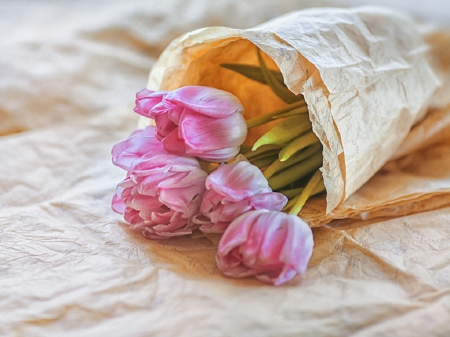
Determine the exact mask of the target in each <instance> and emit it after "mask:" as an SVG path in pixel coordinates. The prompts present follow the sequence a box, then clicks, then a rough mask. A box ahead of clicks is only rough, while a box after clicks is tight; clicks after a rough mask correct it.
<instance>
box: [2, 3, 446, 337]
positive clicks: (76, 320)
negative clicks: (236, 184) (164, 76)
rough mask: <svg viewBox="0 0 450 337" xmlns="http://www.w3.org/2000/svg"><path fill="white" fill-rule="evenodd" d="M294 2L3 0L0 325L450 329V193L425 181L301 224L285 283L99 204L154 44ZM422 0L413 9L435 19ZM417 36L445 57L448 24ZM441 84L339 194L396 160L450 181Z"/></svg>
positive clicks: (112, 179)
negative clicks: (227, 271) (150, 233)
mask: <svg viewBox="0 0 450 337" xmlns="http://www.w3.org/2000/svg"><path fill="white" fill-rule="evenodd" d="M305 3H306V4H307V5H309V6H313V5H317V4H318V2H315V3H309V2H305ZM305 3H303V2H295V1H291V0H284V1H283V0H281V1H277V2H276V3H275V2H272V1H245V2H244V1H237V0H224V1H220V2H217V3H214V4H212V3H207V2H206V1H201V0H198V1H196V0H193V1H182V0H168V1H165V2H164V3H162V2H157V1H150V2H149V3H146V4H145V3H141V2H138V1H129V2H126V3H125V2H118V1H116V2H111V1H97V2H95V3H94V2H90V1H86V0H85V1H77V2H70V1H60V2H49V1H36V2H31V1H14V2H6V1H5V2H0V12H1V13H3V15H2V17H1V19H0V28H1V29H0V37H1V38H0V46H1V50H2V53H0V121H1V122H0V135H1V137H0V163H1V166H0V179H1V180H0V313H1V315H0V335H1V336H299V335H302V336H423V335H425V334H426V335H428V336H447V335H448V334H450V323H449V322H450V226H449V224H450V207H448V200H445V199H442V198H441V196H440V195H439V193H436V195H435V196H434V197H433V198H434V199H433V200H429V202H431V203H433V205H437V207H431V208H428V209H430V210H428V211H424V212H417V211H420V209H416V210H414V209H412V210H409V211H405V212H404V213H402V214H405V215H403V216H399V214H401V213H399V209H400V210H401V205H402V203H401V201H398V203H396V204H394V205H393V207H392V208H391V209H390V210H384V211H383V212H381V211H379V210H376V209H373V210H372V209H368V210H367V213H365V215H364V217H363V218H361V217H359V218H358V217H355V218H352V219H350V220H347V221H344V220H342V221H341V222H338V223H335V224H333V223H330V224H329V225H328V226H325V227H320V228H316V229H314V238H315V250H314V253H313V256H312V259H311V262H310V267H309V270H308V272H307V274H306V276H305V277H304V278H303V279H295V280H293V281H292V282H290V284H288V285H286V286H282V287H272V286H267V285H264V284H261V283H260V282H258V281H255V280H253V279H245V280H234V279H229V278H226V277H224V276H222V275H221V273H220V272H219V271H218V270H217V268H216V266H215V262H214V255H215V246H214V245H213V244H212V243H211V240H210V239H208V238H205V237H203V236H202V235H199V234H196V235H194V236H193V237H189V238H176V239H172V240H168V241H162V242H153V241H148V240H145V239H143V238H141V237H140V236H138V235H135V234H133V233H131V232H130V231H129V230H128V229H127V226H126V224H124V223H123V221H122V219H121V217H120V216H119V215H117V214H114V213H113V212H112V211H111V210H110V200H111V196H112V194H113V192H114V189H115V185H116V184H117V183H118V182H119V181H120V180H121V179H122V178H123V175H124V173H123V172H122V171H121V170H120V169H118V168H116V167H114V166H112V165H111V163H110V154H109V152H110V148H111V147H112V145H113V144H114V143H116V142H118V141H120V140H122V139H124V138H125V137H126V136H127V135H128V134H129V133H130V132H131V131H132V130H133V129H134V128H135V126H136V123H137V121H138V117H137V116H136V115H135V114H133V113H132V107H133V100H134V94H135V92H136V91H138V90H139V89H141V88H142V87H143V86H144V85H145V83H146V81H147V75H148V70H149V69H150V67H151V66H152V65H153V63H154V62H155V60H156V59H157V57H158V56H159V54H160V53H161V52H162V51H163V49H164V48H165V47H166V46H167V44H168V43H169V42H170V41H172V40H173V39H174V38H176V37H177V36H179V35H181V34H183V33H185V32H187V31H191V30H193V29H196V28H200V27H204V26H228V27H237V28H247V27H252V26H255V25H256V24H259V23H261V22H264V21H266V20H268V19H271V18H273V17H275V16H278V15H281V14H283V13H286V12H288V11H290V10H295V9H299V8H301V7H302V5H304V4H305ZM323 3H324V4H326V5H330V4H332V3H331V2H323ZM430 3H433V1H431V2H426V4H428V5H429V4H430ZM345 4H352V5H353V4H355V2H351V1H349V2H346V3H345ZM426 4H425V2H424V6H425V8H427V10H424V11H423V12H421V11H420V10H417V8H415V7H411V10H412V11H413V12H414V11H415V13H418V14H423V15H424V16H425V17H426V18H428V19H430V20H431V19H432V18H433V16H432V15H431V14H432V13H431V12H430V10H429V6H427V5H426ZM442 4H443V2H442ZM258 6H259V7H258ZM257 7H258V9H257V10H255V8H257ZM252 8H253V9H252ZM407 9H408V8H405V10H407ZM436 13H437V14H436V17H437V18H438V19H441V18H442V15H443V14H442V13H445V10H443V9H441V8H438V9H437V10H436ZM447 13H448V11H447ZM441 22H442V20H441ZM430 36H431V37H430V39H431V40H432V41H434V42H435V45H434V47H435V48H437V49H438V50H439V53H440V55H444V56H443V57H442V58H441V59H439V60H437V61H436V62H438V63H439V62H440V63H439V65H440V66H441V67H442V69H443V71H444V70H446V69H447V70H448V68H449V66H448V63H446V62H447V60H448V59H449V58H448V55H449V53H448V49H446V46H448V45H449V44H448V43H447V42H448V39H447V35H445V34H444V35H440V34H437V35H430ZM445 55H447V57H445ZM444 82H445V81H444ZM444 89H445V88H444ZM447 93H448V91H447ZM446 97H447V95H446V94H445V90H444V91H443V93H441V96H440V100H439V101H438V100H436V102H437V103H439V104H436V105H437V106H436V107H435V108H433V110H431V111H430V112H429V114H428V115H427V118H434V119H436V120H439V123H434V122H432V120H429V121H430V122H429V123H427V124H422V126H421V127H420V128H417V129H415V130H414V129H413V132H416V133H417V134H419V135H421V136H422V137H423V139H424V140H425V141H424V142H421V143H420V144H416V143H414V142H413V141H410V142H408V140H407V141H406V142H405V143H404V144H403V145H402V146H403V147H401V148H400V152H399V154H398V156H397V159H396V160H395V161H392V162H390V163H388V164H387V165H386V166H385V167H384V168H383V169H382V171H380V173H379V174H377V175H376V176H375V177H374V178H372V179H371V180H370V181H369V182H368V184H366V185H364V187H363V188H361V189H360V190H358V191H357V192H356V194H355V195H354V196H353V197H351V198H349V199H348V202H350V201H352V203H354V204H358V203H363V202H364V196H365V193H369V194H370V195H371V198H373V197H374V196H373V193H374V191H377V190H379V191H382V190H383V188H387V186H389V179H394V181H396V182H397V181H398V179H401V178H403V177H404V176H405V175H406V176H408V177H410V178H412V179H409V180H408V184H406V185H405V186H404V188H405V189H411V191H413V192H412V193H411V196H417V195H419V194H420V193H421V192H420V188H421V187H422V188H429V187H430V186H436V187H437V188H441V186H443V184H444V185H445V184H447V185H448V184H449V183H448V179H449V178H448V173H447V172H449V171H450V170H449V169H448V168H450V163H449V160H448V158H447V157H448V153H449V138H448V131H449V127H448V124H445V122H443V121H446V120H448V119H449V118H448V116H447V115H448V110H449V108H448V106H446V104H445V99H446ZM447 123H448V122H447ZM436 128H438V130H436ZM401 151H403V152H401ZM433 163H434V164H436V163H439V164H438V165H435V166H432V165H433ZM444 164H445V165H447V166H445V165H444ZM398 172H403V173H404V174H400V176H390V173H398ZM415 178H417V179H415ZM412 182H416V183H417V186H415V185H411V184H410V183H412ZM430 184H431V185H430ZM433 184H435V185H433ZM366 186H368V187H366ZM398 194H399V195H400V194H401V195H404V191H398ZM381 197H382V193H380V198H381ZM347 205H348V207H349V209H351V207H353V204H350V203H349V204H347ZM375 208H376V207H375ZM388 211H389V212H388ZM377 212H379V213H377ZM335 221H336V220H335ZM362 225H363V226H362Z"/></svg>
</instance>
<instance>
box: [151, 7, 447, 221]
mask: <svg viewBox="0 0 450 337" xmlns="http://www.w3.org/2000/svg"><path fill="white" fill-rule="evenodd" d="M431 35H432V34H431V33H430V35H429V36H431ZM255 46H256V47H258V48H259V49H261V50H262V51H263V52H264V54H265V59H266V62H267V63H268V64H269V65H270V66H271V67H272V68H278V69H279V70H280V71H281V73H282V74H283V77H284V81H285V83H286V85H287V87H288V88H289V89H290V90H291V91H292V92H294V93H296V94H299V93H301V94H303V95H304V97H305V101H306V102H307V104H308V108H309V113H310V115H309V116H310V120H311V122H312V125H313V131H314V132H315V133H316V135H317V136H318V138H319V139H320V141H321V143H322V145H323V158H324V159H323V167H322V168H321V171H322V174H323V177H324V182H325V187H326V191H327V193H326V196H319V197H316V198H312V199H311V200H310V201H309V202H308V203H307V205H306V206H305V207H304V209H303V210H302V212H301V214H300V216H301V217H302V218H303V219H304V220H306V221H307V222H308V223H309V224H310V225H311V226H320V225H324V224H326V223H329V222H330V221H332V220H334V219H358V221H360V220H362V219H365V220H369V219H372V218H379V217H384V216H391V215H392V214H397V212H399V210H402V211H401V212H399V213H398V214H408V213H410V212H412V211H413V210H414V211H416V210H418V209H421V210H422V209H432V208H435V207H434V206H429V205H428V206H423V207H422V206H418V204H417V203H418V202H423V203H424V205H425V204H429V203H430V202H431V203H432V200H434V199H433V197H434V196H435V195H437V194H445V193H446V192H448V188H447V187H446V186H444V187H443V188H441V187H439V188H438V187H437V186H435V184H429V185H427V187H426V188H424V186H422V185H421V188H419V187H418V186H416V185H415V184H414V182H415V181H416V180H415V178H416V176H415V173H414V174H412V176H411V174H410V175H408V174H406V172H405V170H408V169H409V170H410V169H411V166H410V165H409V164H408V163H409V162H411V161H413V162H416V159H415V158H416V157H411V156H403V157H402V156H401V155H399V156H398V157H402V158H398V160H396V161H394V162H392V163H390V164H389V165H388V166H386V167H385V168H383V170H382V171H380V169H381V168H382V167H383V165H385V164H386V162H388V160H389V159H390V158H392V157H393V156H394V155H395V153H396V151H404V152H405V153H406V154H410V153H411V152H414V151H413V150H411V149H410V150H405V147H403V148H401V149H400V150H399V147H400V145H401V144H402V142H404V141H405V139H407V136H408V134H409V135H410V137H409V138H408V139H407V140H406V142H407V143H405V144H409V145H405V146H412V147H413V148H414V147H417V145H412V144H413V143H417V144H419V146H420V144H421V139H420V136H418V134H419V135H420V133H421V132H426V130H430V128H431V127H433V126H434V125H435V124H436V120H440V119H441V118H443V116H445V115H446V112H447V110H445V109H446V108H445V107H440V108H439V109H440V110H439V109H437V110H434V111H432V112H430V113H429V114H428V115H427V118H426V119H425V120H423V121H422V119H423V117H424V115H425V114H426V112H427V109H428V107H429V105H430V102H431V99H432V97H433V95H434V94H435V93H436V91H437V89H438V86H439V84H440V79H439V78H438V77H437V75H436V73H435V69H434V68H433V67H432V66H431V64H430V62H431V61H430V57H429V55H430V53H429V47H428V45H427V44H426V43H425V42H424V38H423V33H421V32H419V31H418V29H417V24H416V23H415V22H413V21H412V20H411V19H410V18H408V17H406V16H404V15H402V14H399V13H396V12H392V11H390V10H386V9H381V8H376V7H361V8H355V9H334V8H332V9H330V8H321V9H308V10H303V11H298V12H293V13H290V14H288V15H285V16H283V17H279V18H277V19H275V20H272V21H269V22H267V23H265V24H262V25H260V26H257V27H255V28H253V29H246V30H240V29H232V28H226V27H210V28H204V29H200V30H196V31H194V32H190V33H187V34H185V35H183V36H181V37H179V38H178V39H176V40H174V41H173V42H172V43H171V44H170V45H169V46H168V47H167V49H166V50H165V51H164V52H163V54H162V55H161V57H160V58H159V60H158V61H157V62H156V63H155V65H154V67H153V69H152V70H151V72H150V75H149V81H148V86H147V87H148V88H149V89H152V90H173V89H176V88H179V87H182V86H186V85H205V86H212V87H216V88H219V89H223V90H226V91H229V92H231V93H233V94H235V95H236V96H237V97H238V98H239V99H240V100H241V102H242V104H243V105H244V107H245V109H246V115H245V116H246V118H250V117H253V116H255V115H259V114H263V113H266V112H270V111H272V110H274V109H276V108H280V107H282V106H283V105H284V103H283V102H282V101H281V100H280V99H279V98H278V97H276V96H275V95H274V94H273V93H272V91H271V89H270V88H269V87H268V86H265V85H262V84H259V83H257V82H255V81H252V80H248V79H245V78H243V76H241V75H238V74H235V73H233V72H232V71H230V70H227V69H224V68H221V67H220V64H221V63H241V64H254V65H257V64H258V61H257V55H256V50H255ZM413 127H414V129H413V132H411V133H410V131H411V128H413ZM252 132H253V131H252ZM260 132H261V131H260ZM430 132H431V133H433V134H435V133H436V132H433V131H430ZM257 136H258V130H256V132H255V133H253V134H251V135H250V138H251V140H254V139H255V138H256V137H257ZM431 138H432V137H431ZM413 140H414V141H413ZM422 155H424V156H426V154H422ZM424 160H425V158H424ZM435 164H436V165H438V166H439V165H440V164H441V163H440V161H439V159H438V160H437V163H435ZM417 165H419V164H417ZM417 165H416V166H417ZM419 166H420V165H419ZM417 169H418V170H420V168H417ZM379 171H380V173H379V174H378V175H376V176H375V177H374V175H375V174H376V173H377V172H379ZM372 177H373V178H372ZM371 178H372V179H371ZM422 183H423V181H422V182H421V184H422ZM363 185H364V186H363ZM355 192H356V193H355ZM439 200H440V201H439V202H438V204H440V205H441V204H446V202H443V201H442V200H441V199H440V198H439ZM425 201H426V202H425Z"/></svg>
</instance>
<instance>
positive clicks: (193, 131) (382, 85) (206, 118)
mask: <svg viewBox="0 0 450 337" xmlns="http://www.w3.org/2000/svg"><path fill="white" fill-rule="evenodd" d="M255 46H256V47H257V53H256V54H255ZM275 66H276V67H277V70H273V69H272V67H275ZM269 67H270V68H271V69H269ZM438 86H439V81H438V79H437V77H436V74H435V73H434V70H433V67H432V66H431V64H430V63H429V58H428V55H427V46H426V44H425V43H424V41H423V40H422V38H421V36H420V34H419V32H418V31H417V29H416V25H415V23H414V21H413V20H411V19H410V18H407V17H405V16H404V15H402V14H400V13H396V12H392V11H389V10H385V9H382V8H374V7H361V8H354V9H336V8H334V9H333V8H319V9H308V10H302V11H297V12H292V13H288V14H286V15H285V16H282V17H279V18H275V19H274V20H272V21H269V22H267V23H264V24H262V25H260V26H258V27H254V28H251V29H247V30H241V29H232V28H227V27H210V28H204V29H199V30H197V31H194V32H189V33H187V34H185V35H183V36H181V37H179V38H178V39H176V40H174V41H173V42H172V43H171V44H170V45H169V46H168V47H167V48H166V50H165V51H164V52H163V53H162V54H161V57H160V58H159V59H158V60H157V62H156V63H155V64H154V66H153V68H152V70H151V72H150V75H149V82H148V87H149V88H155V89H156V90H149V89H143V90H141V91H140V92H138V93H137V95H136V107H135V109H134V110H135V112H136V113H138V114H139V115H141V120H142V119H146V122H145V123H143V124H142V125H145V128H142V129H139V130H137V131H135V132H133V133H132V134H131V135H130V137H129V138H128V139H126V140H125V141H123V142H121V143H119V144H117V145H115V146H114V148H113V150H112V156H113V163H114V164H115V165H117V166H119V167H121V168H123V169H124V170H125V171H126V177H125V179H124V180H123V181H122V182H120V183H119V185H118V186H117V191H116V194H115V196H114V198H113V209H114V210H115V211H117V212H119V213H121V214H123V215H124V218H125V220H126V221H127V222H128V223H129V224H130V227H131V228H132V229H133V230H137V231H139V232H141V233H142V234H143V235H144V236H145V237H146V238H149V239H167V238H170V237H173V236H179V235H189V234H191V233H192V232H193V231H194V230H199V231H201V232H203V233H205V235H206V234H209V233H218V234H219V235H221V239H220V242H219V245H218V251H217V255H216V260H217V265H218V267H219V269H220V270H221V271H222V272H223V273H224V274H226V275H229V276H232V277H247V276H250V275H254V276H255V277H257V278H258V279H260V280H262V281H264V282H268V283H272V284H275V285H279V284H282V283H284V282H286V281H288V280H289V279H291V278H293V277H294V276H295V275H297V274H299V275H302V274H304V273H305V270H306V268H307V265H308V262H309V259H310V257H311V254H312V248H313V238H312V232H311V229H310V226H311V227H314V226H320V225H324V224H326V223H328V222H330V221H332V220H333V219H345V218H346V217H358V216H359V217H363V216H365V215H364V214H367V212H368V211H371V210H376V209H382V207H391V206H392V200H390V199H389V198H386V200H385V201H383V202H380V203H378V204H376V206H373V205H372V204H371V202H370V198H369V199H368V201H367V206H363V207H360V206H358V205H356V206H354V205H350V206H349V205H344V203H345V202H346V201H348V200H349V199H350V197H351V196H352V195H353V193H355V192H356V191H357V190H358V189H359V188H361V187H362V186H363V185H364V184H365V183H366V182H368V181H369V179H371V177H373V176H374V175H375V174H376V173H377V171H378V170H379V169H380V168H381V167H382V166H383V165H384V164H385V163H386V162H387V161H388V160H390V158H392V156H393V155H394V154H395V152H396V151H397V149H398V148H399V146H400V144H401V143H402V142H403V140H404V139H405V138H406V137H407V135H408V133H409V131H410V130H411V128H412V127H413V126H414V125H416V124H417V123H419V122H420V120H421V119H422V118H423V116H424V114H425V113H426V111H427V108H428V106H429V102H430V100H431V98H432V96H433V95H434V93H435V91H436V89H437V88H438ZM244 106H245V114H244ZM244 117H245V118H244ZM255 135H256V137H255ZM325 189H326V193H322V192H324V191H325ZM315 194H322V195H318V196H317V198H312V199H311V200H310V202H309V203H308V204H305V203H306V201H307V200H309V199H310V197H311V196H313V195H315ZM400 199H401V198H399V197H395V199H393V200H394V201H395V200H400ZM305 205H306V207H304V206H305ZM302 219H303V220H302ZM306 222H307V223H308V224H307V223H306Z"/></svg>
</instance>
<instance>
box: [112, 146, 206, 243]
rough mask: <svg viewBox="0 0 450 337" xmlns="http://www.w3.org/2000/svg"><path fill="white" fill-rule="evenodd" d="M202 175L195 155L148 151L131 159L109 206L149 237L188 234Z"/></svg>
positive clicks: (202, 188) (192, 225) (201, 190)
mask: <svg viewBox="0 0 450 337" xmlns="http://www.w3.org/2000/svg"><path fill="white" fill-rule="evenodd" d="M206 177H207V174H206V172H205V171H203V170H202V169H201V167H200V164H199V163H198V161H197V160H196V159H195V158H191V157H184V156H178V155H173V154H159V155H156V156H155V155H154V154H152V153H149V154H147V155H144V156H142V157H141V158H139V159H136V160H134V161H133V163H132V164H131V167H130V170H129V172H128V175H127V178H126V179H125V180H123V181H122V182H121V183H119V185H118V186H117V190H116V194H115V196H114V198H113V203H112V208H113V210H114V211H116V212H118V213H120V214H123V215H124V218H125V220H126V221H127V222H128V223H130V225H131V226H130V227H131V228H132V229H134V230H139V231H141V232H142V234H143V235H144V236H145V237H147V238H149V239H163V238H168V237H171V236H179V235H186V234H190V233H192V230H194V229H196V228H197V227H198V225H197V224H195V223H194V222H193V218H194V216H196V215H197V214H198V212H199V209H200V202H201V198H202V196H203V194H204V192H205V180H206Z"/></svg>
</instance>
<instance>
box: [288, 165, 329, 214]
mask: <svg viewBox="0 0 450 337" xmlns="http://www.w3.org/2000/svg"><path fill="white" fill-rule="evenodd" d="M320 179H322V172H320V171H319V170H317V172H316V173H314V175H313V176H312V177H311V179H310V180H309V181H308V183H307V184H306V186H305V188H304V189H303V191H302V193H300V195H299V196H298V197H297V198H296V199H297V200H296V201H295V204H294V206H293V207H292V209H291V210H290V211H289V214H294V215H298V213H299V212H300V211H301V210H302V208H303V206H304V205H305V203H306V200H308V198H309V197H310V195H311V194H312V192H313V191H314V189H315V187H316V186H317V184H318V183H319V181H320Z"/></svg>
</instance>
